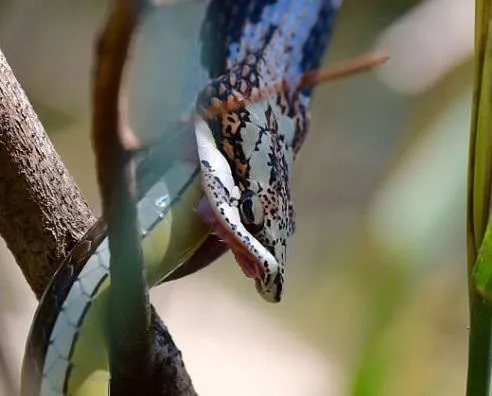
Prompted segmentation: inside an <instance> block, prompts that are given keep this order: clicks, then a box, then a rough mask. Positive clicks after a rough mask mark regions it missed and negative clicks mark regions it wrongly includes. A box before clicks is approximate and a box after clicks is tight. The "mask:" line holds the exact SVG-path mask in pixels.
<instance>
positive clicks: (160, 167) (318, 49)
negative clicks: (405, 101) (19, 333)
mask: <svg viewBox="0 0 492 396" xmlns="http://www.w3.org/2000/svg"><path fill="white" fill-rule="evenodd" d="M340 1H341V0H250V1H246V0H235V1H229V0H211V1H208V2H207V3H206V5H205V8H204V14H203V20H202V25H201V29H200V34H199V37H198V38H197V40H198V51H199V59H200V67H202V68H203V70H204V71H205V73H206V76H207V79H208V80H209V81H208V83H207V84H206V85H205V86H204V87H203V89H202V90H201V92H200V94H199V95H198V97H197V98H196V111H197V113H198V114H199V119H200V120H199V121H197V122H195V124H191V125H187V126H186V127H182V128H181V127H180V128H176V129H175V130H173V131H171V132H169V133H167V132H166V133H167V135H168V136H167V137H166V139H165V140H164V142H165V144H166V145H170V144H176V145H180V144H181V145H184V144H189V143H186V142H189V139H188V140H187V139H186V136H188V137H189V136H190V135H192V134H193V133H194V135H195V137H196V149H195V150H193V151H196V153H195V154H196V160H195V161H193V160H191V161H190V159H189V158H188V159H186V160H182V159H180V158H169V159H168V160H163V159H162V155H159V147H156V148H155V149H152V150H151V151H150V153H149V154H148V155H147V156H146V158H144V159H143V160H142V161H141V163H140V166H139V172H138V177H137V180H138V182H139V193H140V198H141V199H140V201H139V203H138V213H139V220H140V224H141V227H142V244H143V251H144V259H145V266H146V271H147V278H148V283H149V286H153V285H155V284H158V283H161V282H163V281H167V280H170V279H176V278H179V277H181V276H184V275H186V274H189V273H191V272H194V271H196V270H197V269H199V268H201V267H203V266H205V265H207V264H208V263H210V262H211V261H213V260H215V259H216V258H217V257H218V256H220V255H221V254H222V253H224V252H225V251H226V250H227V249H229V248H230V249H231V251H232V252H233V254H234V255H235V257H236V260H237V262H238V263H239V265H240V266H241V268H242V270H243V272H244V273H245V274H246V275H247V276H248V277H251V278H253V279H254V281H255V284H256V288H257V290H258V292H259V293H260V295H261V296H263V297H264V298H265V299H266V300H267V301H271V302H278V301H280V299H281V295H282V290H283V284H284V268H285V262H286V249H287V246H288V241H289V238H290V236H291V235H292V233H293V231H294V228H295V221H294V208H293V204H292V197H291V174H292V166H293V161H294V158H295V156H296V154H297V152H298V150H299V149H300V147H301V145H302V143H303V141H304V138H305V135H306V133H307V130H308V123H309V102H310V95H311V90H310V89H307V88H306V89H301V88H300V81H301V78H302V76H303V75H304V74H305V73H306V72H308V71H311V70H314V69H316V68H318V67H319V65H320V62H321V59H322V55H323V54H324V52H325V48H326V45H327V42H328V39H329V37H330V35H331V30H332V27H333V23H334V20H335V16H336V13H337V11H338V8H339V6H340ZM279 85H282V86H283V87H284V88H283V89H282V90H278V89H273V87H278V86H279ZM257 96H262V97H263V99H262V100H258V101H254V102H248V98H250V97H257ZM241 101H246V106H244V107H240V108H238V109H236V110H234V109H232V110H229V111H227V112H218V111H217V112H216V111H214V110H217V109H219V108H221V107H223V105H224V103H225V104H227V103H231V102H234V103H238V102H241ZM108 266H109V249H108V243H107V239H106V235H105V226H104V223H103V222H102V221H98V222H97V223H96V225H95V226H94V227H93V228H92V229H91V230H89V232H88V233H87V234H86V236H85V237H84V238H83V239H82V240H81V241H80V242H79V244H78V245H77V246H76V248H74V249H73V251H72V252H71V254H70V255H69V256H68V257H67V259H66V260H65V262H64V263H63V264H62V265H61V267H60V269H59V270H58V272H57V274H56V275H55V277H54V279H53V281H52V283H51V284H50V286H49V287H48V289H47V291H46V292H45V295H44V297H43V298H42V300H41V303H40V306H39V308H38V311H37V313H36V316H35V320H34V323H33V326H32V328H31V332H30V335H29V339H28V343H27V347H26V355H25V359H24V367H23V395H38V394H41V395H62V394H68V395H93V394H100V392H106V391H107V381H108V373H107V359H108V358H107V349H106V339H105V336H104V330H103V329H102V327H103V326H102V325H101V323H102V320H101V318H102V317H103V316H102V315H105V310H106V299H107V286H108V284H109V280H108Z"/></svg>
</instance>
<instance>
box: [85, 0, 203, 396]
mask: <svg viewBox="0 0 492 396" xmlns="http://www.w3.org/2000/svg"><path fill="white" fill-rule="evenodd" d="M143 3H144V2H139V1H137V0H134V1H116V2H115V3H114V6H113V10H112V12H111V14H110V16H109V18H108V20H107V22H106V25H105V28H104V31H103V33H102V35H101V36H100V39H99V42H98V47H97V57H96V70H95V75H94V91H93V105H94V113H93V125H92V128H93V141H94V149H95V152H96V163H97V174H98V180H99V186H100V190H101V196H102V202H103V215H104V217H105V219H106V221H107V224H108V237H109V247H110V251H111V263H110V274H111V288H110V309H109V316H110V317H109V332H110V370H111V384H110V393H111V394H115V395H123V394H143V393H145V394H148V395H195V394H196V393H195V391H194V390H193V387H192V384H191V379H190V377H189V376H188V374H187V372H186V370H185V368H184V364H183V361H182V360H181V354H180V352H179V350H177V348H176V346H175V345H174V343H173V341H172V338H171V336H170V335H169V333H168V332H167V329H166V328H165V327H164V325H163V324H162V322H160V321H159V318H158V316H157V315H156V314H155V312H154V311H153V310H152V311H151V310H150V303H149V298H148V290H147V285H146V280H145V272H144V265H143V255H142V249H141V241H140V232H139V227H138V224H139V223H138V218H137V211H136V206H135V202H136V191H135V186H136V183H135V174H134V173H135V172H134V163H133V162H134V161H133V154H134V150H135V148H138V146H139V144H138V141H137V140H136V139H135V138H134V136H133V135H132V133H131V130H130V128H129V126H128V124H127V123H125V121H124V111H123V109H122V106H121V100H120V87H121V81H122V77H123V73H124V66H125V61H126V58H127V53H128V50H129V47H130V44H131V39H132V35H133V31H134V29H135V27H136V25H137V22H138V19H139V16H140V14H141V12H142V7H143V6H144V5H145V4H143Z"/></svg>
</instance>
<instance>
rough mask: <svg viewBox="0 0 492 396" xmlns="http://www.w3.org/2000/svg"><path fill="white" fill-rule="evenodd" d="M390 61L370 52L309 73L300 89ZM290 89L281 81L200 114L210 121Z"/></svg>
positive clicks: (303, 79)
mask: <svg viewBox="0 0 492 396" xmlns="http://www.w3.org/2000/svg"><path fill="white" fill-rule="evenodd" d="M388 59H389V56H388V55H386V54H384V53H382V52H379V51H376V52H369V53H367V54H364V55H361V56H359V57H357V58H353V59H349V60H345V61H342V62H340V63H338V64H335V65H330V66H326V67H323V68H320V69H316V70H312V71H309V72H307V73H305V74H304V75H303V76H302V78H301V81H300V83H299V87H300V88H302V89H309V88H312V87H314V86H316V85H319V84H323V83H326V82H329V81H333V80H337V79H340V78H345V77H350V76H353V75H356V74H360V73H364V72H368V71H370V70H372V69H374V68H376V67H378V66H381V65H382V64H384V63H386V62H387V61H388ZM289 88H292V87H291V86H289V84H288V83H286V82H285V81H281V82H279V83H277V84H275V85H273V86H270V87H267V88H266V89H258V90H255V91H253V92H251V95H249V96H248V97H243V96H238V97H231V98H229V99H228V101H227V102H225V101H224V102H220V101H216V102H214V103H213V105H212V106H210V107H208V108H204V109H200V114H202V115H203V116H205V117H207V118H209V119H210V118H213V117H216V116H218V115H220V114H227V113H229V112H232V111H238V110H240V109H242V108H244V107H246V106H247V105H249V104H251V103H254V102H258V101H261V100H264V99H266V98H268V97H270V96H272V95H273V94H276V93H279V92H283V91H286V90H288V89H289ZM183 121H185V122H186V121H189V120H188V119H186V118H185V119H184V120H183Z"/></svg>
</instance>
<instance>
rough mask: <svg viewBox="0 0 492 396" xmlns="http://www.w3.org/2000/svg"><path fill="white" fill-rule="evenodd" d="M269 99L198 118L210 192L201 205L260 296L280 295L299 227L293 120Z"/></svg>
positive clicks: (202, 160) (205, 185) (203, 166)
mask: <svg viewBox="0 0 492 396" xmlns="http://www.w3.org/2000/svg"><path fill="white" fill-rule="evenodd" d="M270 102H271V101H263V102H257V103H253V104H250V105H248V106H247V107H246V108H244V109H241V110H238V111H235V112H229V113H227V114H225V115H223V116H221V117H216V118H215V119H213V120H211V121H208V123H206V122H205V121H202V120H200V121H198V122H197V123H196V125H195V134H196V138H197V145H198V155H199V158H200V164H201V170H202V187H203V190H204V192H205V197H206V199H205V200H203V201H202V202H201V204H200V205H199V208H198V212H199V213H200V214H201V215H202V217H203V218H204V219H205V221H207V222H208V223H209V224H210V225H211V226H212V228H213V229H214V231H215V232H216V233H217V234H218V235H219V236H220V237H221V238H222V239H223V240H224V241H225V242H226V243H227V244H228V245H229V247H230V248H231V250H232V252H233V254H234V255H235V257H236V260H237V262H238V264H239V265H240V266H241V268H242V269H243V272H244V273H245V274H246V276H248V277H251V278H254V279H255V283H256V288H257V290H258V292H259V293H260V295H261V296H262V297H264V298H265V299H266V300H267V301H269V302H279V301H280V299H281V297H282V290H283V283H284V268H285V262H286V249H287V244H288V240H289V237H290V236H291V234H292V233H293V231H294V210H293V207H292V204H291V198H290V171H291V167H292V162H293V154H292V146H291V144H290V143H289V142H292V136H293V130H294V126H293V123H292V122H291V121H290V120H289V119H288V118H287V117H284V116H282V113H281V111H280V109H279V108H277V112H275V111H274V109H276V107H275V106H276V104H275V103H270ZM272 102H275V101H272ZM279 120H280V122H279Z"/></svg>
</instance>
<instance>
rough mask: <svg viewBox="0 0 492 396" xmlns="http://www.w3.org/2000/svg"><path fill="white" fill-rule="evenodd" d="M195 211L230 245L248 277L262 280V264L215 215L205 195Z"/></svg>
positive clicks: (263, 276) (263, 275)
mask: <svg viewBox="0 0 492 396" xmlns="http://www.w3.org/2000/svg"><path fill="white" fill-rule="evenodd" d="M197 212H198V214H199V215H200V217H201V218H202V219H203V221H205V222H206V223H207V224H208V225H209V226H210V227H211V228H212V230H213V231H214V233H215V234H216V235H218V236H219V237H220V238H221V239H222V240H223V241H224V242H226V243H227V245H228V246H229V247H230V249H231V251H232V253H233V254H234V257H235V258H236V261H237V263H238V264H239V266H240V267H241V269H242V270H243V272H244V275H246V276H247V277H248V278H254V279H257V280H258V281H260V282H261V281H262V280H263V279H264V278H265V270H264V268H263V266H262V265H261V264H260V263H259V262H258V259H257V257H255V256H254V255H253V254H251V252H249V250H248V249H247V248H245V247H244V245H243V243H242V242H241V240H239V239H238V238H237V236H236V234H235V233H234V232H231V230H230V229H229V227H227V226H224V225H223V223H222V219H221V218H220V217H219V216H216V214H215V213H214V211H213V209H212V207H211V204H210V203H209V201H208V199H207V198H206V197H204V198H202V199H201V200H200V203H199V204H198V208H197Z"/></svg>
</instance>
